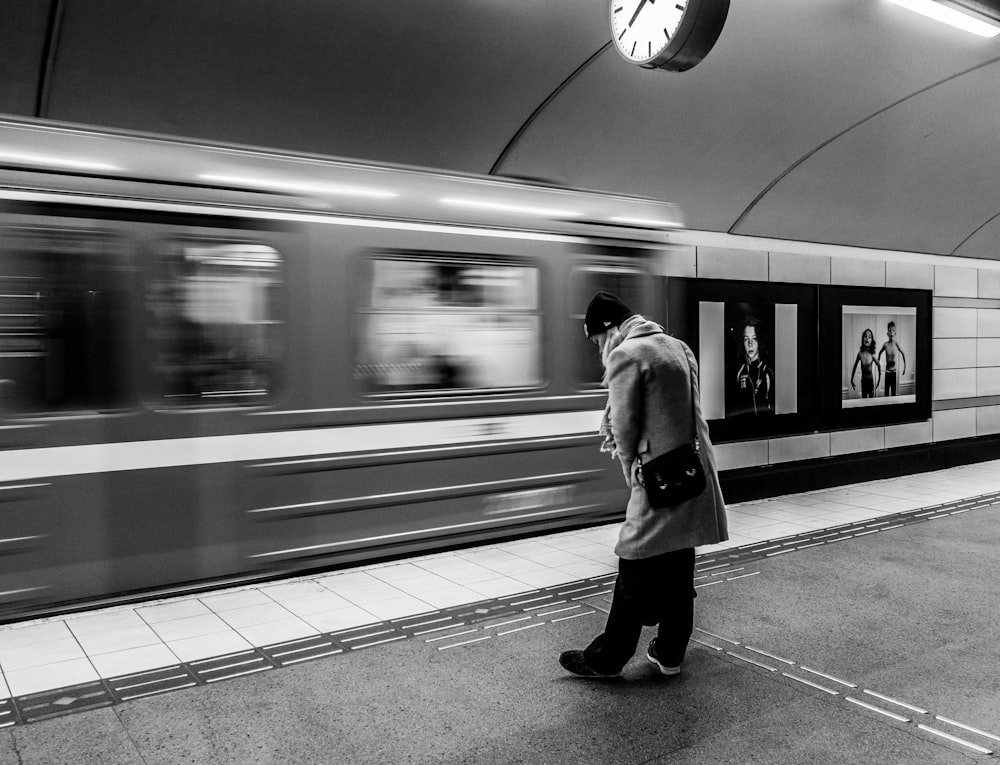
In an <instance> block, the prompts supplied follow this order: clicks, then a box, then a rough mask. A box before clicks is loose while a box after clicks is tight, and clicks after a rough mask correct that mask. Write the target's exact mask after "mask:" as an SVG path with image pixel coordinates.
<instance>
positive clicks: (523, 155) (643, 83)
mask: <svg viewBox="0 0 1000 765" xmlns="http://www.w3.org/2000/svg"><path fill="white" fill-rule="evenodd" d="M917 18H919V17H917ZM929 50H936V51H937V52H938V55H933V56H932V55H927V51H929ZM988 51H989V49H987V48H984V46H983V45H981V44H976V43H973V42H969V41H968V40H966V39H964V38H962V37H959V36H957V35H956V34H952V33H950V32H947V31H942V30H941V29H940V28H938V27H937V26H936V25H933V24H931V23H929V22H928V23H926V24H924V23H915V22H914V20H913V18H912V14H908V13H906V12H905V11H903V10H902V9H899V8H895V7H894V6H886V5H885V4H879V3H858V2H853V1H851V0H828V1H827V2H809V3H803V2H801V0H766V1H765V0H757V1H756V2H753V1H751V0H748V1H747V2H740V3H733V5H732V6H731V9H730V15H729V19H728V20H727V24H726V28H725V30H724V31H723V33H722V36H721V37H720V39H719V42H718V43H717V45H716V47H715V49H714V50H713V51H712V53H711V54H710V55H709V57H708V58H706V60H705V61H704V62H703V63H702V64H699V65H698V66H697V67H695V68H694V69H692V70H691V71H689V72H686V73H684V74H682V75H667V74H665V73H663V72H647V71H642V70H637V69H636V68H635V67H631V66H629V65H627V64H625V63H623V62H622V61H621V60H620V59H619V58H618V56H616V55H615V54H614V52H613V51H608V52H607V53H606V54H605V55H604V56H602V57H601V58H600V59H598V60H597V61H595V62H594V64H592V65H591V66H590V67H589V68H588V69H587V70H586V71H585V72H583V73H582V74H581V75H580V76H579V77H578V78H576V79H575V80H574V81H573V82H572V83H571V84H570V85H569V86H568V87H567V88H566V89H565V90H564V91H563V93H561V94H560V96H559V97H558V98H556V99H553V101H552V103H551V104H550V105H549V106H548V108H547V109H546V110H545V112H544V113H543V114H542V115H540V116H539V118H538V119H536V120H535V122H534V123H533V124H532V126H531V128H530V129H529V130H528V131H527V132H526V134H525V135H524V136H523V137H522V139H521V140H520V142H519V143H518V145H517V146H515V147H514V148H513V149H512V151H511V152H510V154H509V156H508V158H507V161H506V162H505V163H504V165H503V169H505V170H507V171H510V172H515V173H528V172H534V173H536V174H539V175H551V176H554V177H557V178H565V179H566V180H568V181H569V182H570V183H573V184H576V185H586V186H598V187H602V188H611V189H613V190H620V191H633V192H638V193H642V194H647V195H650V196H655V197H660V198H666V199H670V200H671V201H674V202H677V203H679V204H680V205H681V208H682V209H683V210H684V213H685V220H686V222H687V224H688V225H689V226H691V227H693V228H698V229H708V230H715V231H728V230H730V229H731V227H732V226H733V225H734V224H735V223H736V222H737V221H738V220H739V219H740V217H741V216H742V215H743V213H744V211H745V210H746V209H747V208H748V207H751V206H752V205H753V203H754V200H755V199H756V198H757V196H758V195H759V194H761V193H763V192H764V191H765V190H766V189H767V188H768V187H769V185H770V184H771V183H772V182H773V181H774V180H775V179H777V178H780V177H781V176H782V174H783V173H784V172H785V171H786V170H787V169H788V168H789V167H792V166H793V165H794V164H795V163H797V162H798V161H799V160H800V159H801V158H802V157H803V156H806V155H808V154H809V153H810V152H812V151H814V150H815V149H816V147H818V146H822V145H823V144H824V143H825V142H826V141H827V140H829V139H830V138H831V137H832V136H835V135H837V134H838V133H839V132H841V131H844V130H846V129H848V128H849V127H850V126H851V125H853V124H855V123H857V122H859V121H861V120H863V119H865V118H866V117H868V116H869V115H871V114H873V113H875V112H877V111H878V110H880V109H883V108H884V107H886V106H887V105H889V104H892V103H893V102H895V101H896V100H898V99H899V98H901V97H903V96H905V95H909V94H910V93H913V92H915V91H917V90H920V89H922V88H925V87H927V86H929V85H931V84H933V83H934V82H937V81H939V80H940V79H943V78H945V77H947V76H949V75H951V74H953V73H954V72H955V71H956V70H960V69H962V68H968V67H970V66H975V65H976V64H978V63H980V62H981V61H982V60H983V58H984V55H985V54H986V53H988ZM996 122H997V120H996V119H993V123H994V124H995V123H996ZM890 140H891V139H890ZM869 148H870V153H872V154H877V153H878V152H879V151H881V149H882V148H883V147H882V146H880V145H879V146H872V147H869ZM941 159H942V161H945V162H947V161H950V159H948V158H941ZM825 169H826V172H828V173H829V174H830V175H831V176H832V180H834V182H836V179H837V177H838V174H839V172H840V170H839V169H838V168H836V167H826V168H825ZM899 191H900V193H903V194H904V195H905V193H906V191H905V189H900V190H899ZM768 196H770V195H768ZM779 207H781V206H780V205H777V206H776V208H779ZM798 210H799V208H798V207H797V206H788V207H785V208H782V209H775V210H774V214H773V215H769V216H768V218H767V219H766V220H765V221H762V222H761V223H760V224H759V225H755V226H753V228H752V233H755V234H758V235H761V236H783V235H785V234H784V233H783V229H782V227H781V225H780V224H781V222H782V221H783V219H784V218H790V219H792V221H793V223H794V225H796V226H797V228H796V236H797V237H799V238H801V239H804V240H808V241H817V239H816V235H815V232H814V229H813V228H812V226H813V225H814V224H815V223H817V221H816V220H815V213H814V210H813V209H812V208H809V210H808V216H806V217H801V218H800V217H799V211H798ZM980 222H981V221H980ZM977 225H978V224H977ZM823 230H825V229H823ZM845 234H846V235H845ZM866 234H867V232H866ZM864 238H865V237H859V236H853V235H852V233H851V232H850V231H848V232H842V236H841V238H840V239H839V240H837V241H842V242H844V243H861V240H863V239H864ZM828 241H835V239H829V240H828Z"/></svg>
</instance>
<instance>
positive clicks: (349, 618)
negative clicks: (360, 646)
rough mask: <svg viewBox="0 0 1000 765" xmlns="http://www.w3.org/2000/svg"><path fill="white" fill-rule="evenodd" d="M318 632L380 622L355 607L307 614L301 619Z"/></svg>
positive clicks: (375, 617)
mask: <svg viewBox="0 0 1000 765" xmlns="http://www.w3.org/2000/svg"><path fill="white" fill-rule="evenodd" d="M302 619H303V621H305V622H308V623H309V624H311V625H312V626H313V627H315V628H316V629H318V630H319V631H320V632H337V631H338V630H347V629H350V628H351V627H360V626H361V625H363V624H375V623H376V622H380V621H382V620H381V619H379V618H378V617H377V616H375V615H374V614H370V613H368V612H367V611H365V610H364V609H362V608H358V607H356V606H354V607H351V608H338V609H337V610H335V611H324V612H323V613H320V614H309V615H308V616H303V617H302Z"/></svg>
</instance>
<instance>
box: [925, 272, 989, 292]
mask: <svg viewBox="0 0 1000 765" xmlns="http://www.w3.org/2000/svg"><path fill="white" fill-rule="evenodd" d="M934 295H935V296H940V297H978V296H979V271H978V270H977V269H975V268H960V267H956V266H935V267H934Z"/></svg>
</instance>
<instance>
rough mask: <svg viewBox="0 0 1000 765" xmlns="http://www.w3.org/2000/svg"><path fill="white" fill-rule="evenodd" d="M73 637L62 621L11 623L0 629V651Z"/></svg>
mask: <svg viewBox="0 0 1000 765" xmlns="http://www.w3.org/2000/svg"><path fill="white" fill-rule="evenodd" d="M72 637H73V633H72V632H70V631H69V627H67V626H66V623H65V622H64V621H54V622H42V623H39V624H12V625H8V626H7V627H4V628H2V629H0V651H4V650H7V649H11V648H21V647H22V646H26V645H36V644H38V643H49V642H52V641H54V640H67V639H69V638H72Z"/></svg>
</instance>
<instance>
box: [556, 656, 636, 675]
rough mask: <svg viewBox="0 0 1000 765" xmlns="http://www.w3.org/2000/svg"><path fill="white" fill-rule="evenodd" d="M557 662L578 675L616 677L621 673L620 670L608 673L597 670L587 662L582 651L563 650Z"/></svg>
mask: <svg viewBox="0 0 1000 765" xmlns="http://www.w3.org/2000/svg"><path fill="white" fill-rule="evenodd" d="M559 663H560V664H562V667H563V669H565V670H566V671H567V672H572V673H573V674H574V675H579V676H580V677H618V676H620V675H621V670H619V671H618V672H611V673H610V674H604V673H603V672H598V671H597V670H596V669H594V668H593V667H591V666H590V665H589V664H588V663H587V659H586V657H585V656H584V655H583V651H563V652H562V654H561V655H560V656H559Z"/></svg>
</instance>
